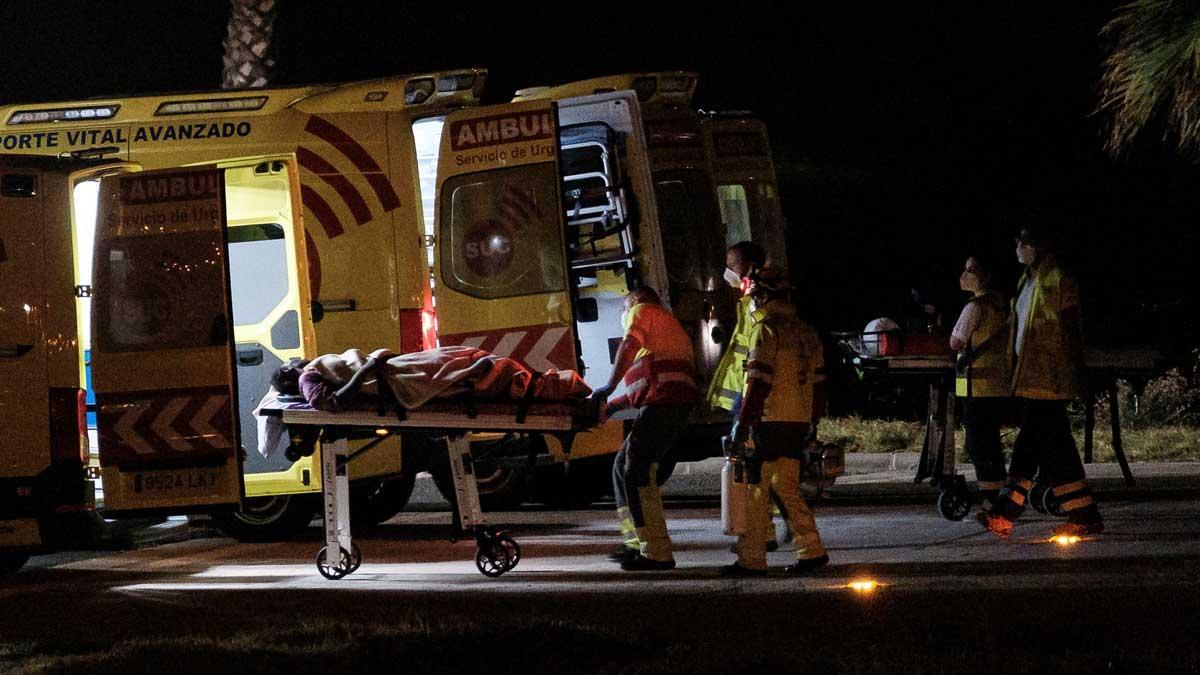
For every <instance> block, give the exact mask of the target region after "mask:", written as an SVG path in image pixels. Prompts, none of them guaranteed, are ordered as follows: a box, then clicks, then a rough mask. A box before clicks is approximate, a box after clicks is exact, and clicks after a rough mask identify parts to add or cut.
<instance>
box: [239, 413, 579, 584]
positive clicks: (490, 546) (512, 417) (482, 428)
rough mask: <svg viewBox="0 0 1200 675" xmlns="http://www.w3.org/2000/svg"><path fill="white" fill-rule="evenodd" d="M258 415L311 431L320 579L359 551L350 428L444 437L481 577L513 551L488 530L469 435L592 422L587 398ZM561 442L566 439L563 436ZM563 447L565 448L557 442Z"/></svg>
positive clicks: (572, 428)
mask: <svg viewBox="0 0 1200 675" xmlns="http://www.w3.org/2000/svg"><path fill="white" fill-rule="evenodd" d="M260 414H263V415H267V416H277V417H279V418H280V419H281V421H282V422H283V424H284V425H286V426H287V428H288V430H289V432H290V433H293V435H294V436H304V435H306V434H305V433H304V432H305V431H307V432H309V433H308V434H307V435H308V436H310V437H311V436H313V433H312V432H314V431H315V432H317V433H318V434H319V442H317V443H316V451H317V452H320V453H321V455H320V458H321V489H322V493H323V496H324V509H323V511H322V515H323V517H324V520H325V545H324V546H323V547H322V548H321V550H320V551H319V552H318V553H317V559H316V564H317V571H318V572H320V573H321V575H322V576H324V577H326V578H328V579H341V578H342V577H344V576H346V575H348V574H351V573H353V572H354V571H355V570H357V569H358V567H359V565H360V564H361V563H362V553H361V551H360V550H359V548H358V546H357V545H356V544H354V542H353V541H352V540H351V536H350V481H349V478H348V476H347V473H346V464H347V461H348V459H349V443H348V438H349V437H350V435H351V434H353V433H354V432H356V431H362V430H378V429H388V430H393V429H398V430H420V431H425V432H427V433H429V434H430V435H431V436H434V437H444V439H445V443H446V450H447V452H448V453H449V458H450V469H451V473H452V475H453V478H454V492H455V496H456V500H455V501H456V509H457V515H458V518H457V519H456V520H457V521H458V522H459V523H460V527H461V532H462V533H464V534H467V535H470V536H473V537H474V539H475V543H476V550H475V566H476V567H477V568H478V569H479V571H480V572H481V573H483V574H484V575H486V576H489V577H498V576H500V575H502V574H504V573H505V572H507V571H509V570H511V569H512V568H514V567H516V566H517V563H518V562H520V559H521V548H520V546H519V545H518V544H517V542H516V541H514V540H513V539H512V538H511V537H509V536H507V535H505V534H504V533H502V532H498V531H497V530H496V529H494V528H492V527H490V526H489V525H488V524H487V522H486V519H485V517H484V515H483V511H482V509H481V508H480V505H479V491H478V487H477V486H476V484H475V475H474V471H473V468H472V461H471V434H472V433H474V432H523V433H546V434H554V435H560V436H565V437H569V436H571V435H573V434H574V433H576V432H578V431H582V430H584V429H586V428H588V427H590V426H592V425H594V424H595V422H596V419H597V415H596V406H595V405H594V404H593V403H592V402H589V401H583V400H579V401H569V402H553V403H539V402H518V401H503V402H501V401H488V402H474V401H470V402H465V403H464V402H460V401H453V400H444V401H433V402H430V403H427V404H426V405H424V406H421V407H420V408H418V409H414V410H403V411H401V412H400V413H391V414H382V413H378V412H373V411H370V410H352V411H345V412H336V413H334V412H324V411H320V410H315V409H313V408H311V407H309V406H308V405H307V404H296V403H290V404H289V403H282V402H275V403H272V404H269V405H266V406H263V407H262V408H261V409H260ZM568 440H569V438H568ZM564 447H570V444H569V443H564Z"/></svg>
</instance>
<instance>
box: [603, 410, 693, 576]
mask: <svg viewBox="0 0 1200 675" xmlns="http://www.w3.org/2000/svg"><path fill="white" fill-rule="evenodd" d="M691 411H692V404H690V403H688V404H683V405H679V404H674V405H647V406H645V407H644V408H642V409H641V411H640V412H639V413H638V416H637V418H636V419H635V420H634V421H633V426H632V427H631V428H630V429H629V434H628V435H627V436H625V442H624V443H622V444H621V449H620V450H618V451H617V456H616V458H614V460H613V496H614V497H615V499H616V502H617V518H618V520H619V521H620V523H621V533H622V536H623V537H624V541H625V545H626V546H629V547H630V548H635V547H636V548H639V549H640V550H641V552H642V554H643V555H645V556H646V557H648V558H652V559H654V560H667V559H670V557H671V539H670V537H669V536H668V535H667V522H666V517H665V515H664V514H663V507H662V496H661V495H660V494H659V491H658V484H657V482H656V479H657V473H658V465H659V463H660V462H661V461H662V460H663V458H665V457H666V455H667V452H668V451H669V450H670V449H671V446H673V445H674V444H675V439H676V438H677V437H678V436H679V432H681V431H683V429H684V428H685V427H686V426H687V422H688V416H689V414H690V413H691Z"/></svg>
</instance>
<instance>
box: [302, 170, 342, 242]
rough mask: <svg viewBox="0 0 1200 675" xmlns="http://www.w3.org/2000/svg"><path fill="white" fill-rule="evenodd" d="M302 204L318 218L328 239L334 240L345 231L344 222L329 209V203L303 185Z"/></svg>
mask: <svg viewBox="0 0 1200 675" xmlns="http://www.w3.org/2000/svg"><path fill="white" fill-rule="evenodd" d="M300 202H301V203H302V204H304V208H306V209H308V210H309V211H312V212H313V215H314V216H316V217H317V222H318V223H320V224H321V229H322V230H325V236H326V237H329V238H330V239H333V238H334V237H337V236H339V235H341V234H342V232H344V231H345V230H343V229H342V221H340V220H338V217H337V214H336V213H334V212H333V209H332V208H330V207H329V202H327V201H325V200H324V199H323V198H322V197H321V195H319V194H317V191H316V190H314V189H312V188H310V187H308V186H307V185H304V184H303V183H301V184H300Z"/></svg>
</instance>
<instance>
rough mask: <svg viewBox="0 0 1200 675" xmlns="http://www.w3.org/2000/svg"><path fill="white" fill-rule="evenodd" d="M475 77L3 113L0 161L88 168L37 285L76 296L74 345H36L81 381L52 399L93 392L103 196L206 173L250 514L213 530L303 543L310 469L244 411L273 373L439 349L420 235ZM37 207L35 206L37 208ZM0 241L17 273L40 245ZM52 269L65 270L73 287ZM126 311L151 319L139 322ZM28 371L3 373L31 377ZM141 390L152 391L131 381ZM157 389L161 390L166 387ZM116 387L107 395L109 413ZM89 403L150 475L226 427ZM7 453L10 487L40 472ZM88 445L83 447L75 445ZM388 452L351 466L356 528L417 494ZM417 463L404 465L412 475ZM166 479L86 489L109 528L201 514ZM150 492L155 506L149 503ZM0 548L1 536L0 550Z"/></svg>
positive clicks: (173, 407)
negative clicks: (442, 149) (338, 359)
mask: <svg viewBox="0 0 1200 675" xmlns="http://www.w3.org/2000/svg"><path fill="white" fill-rule="evenodd" d="M486 74H487V73H486V71H485V70H482V69H462V70H453V71H446V72H439V73H429V74H420V75H412V76H407V77H396V78H387V79H381V80H374V81H366V82H356V83H350V84H341V85H329V86H301V87H287V88H277V89H263V90H252V91H241V92H229V91H222V92H212V93H191V94H180V95H163V96H139V97H111V98H100V99H92V100H86V101H70V102H62V103H39V104H27V105H6V106H3V107H0V159H4V158H5V157H11V158H12V159H13V161H17V159H16V157H17V156H27V155H40V156H45V157H49V158H84V159H86V158H92V162H91V164H90V165H89V166H88V168H85V169H81V170H76V171H72V172H70V173H69V174H68V175H67V176H66V178H65V180H66V181H67V182H66V184H65V185H66V187H64V188H63V189H65V190H67V193H66V194H67V195H68V197H69V198H68V200H67V201H66V202H65V204H66V206H65V207H63V208H66V209H67V216H66V217H65V218H63V219H61V220H60V221H57V222H56V224H57V226H58V228H59V229H56V230H55V231H54V233H53V234H54V236H68V237H71V240H72V241H73V242H74V243H73V249H74V250H73V256H70V257H65V256H63V255H62V253H61V252H59V254H58V255H56V256H55V257H54V259H53V260H52V261H51V260H48V261H47V264H46V267H45V272H44V273H46V274H51V273H53V274H65V275H66V277H65V280H62V281H61V283H59V281H58V280H56V281H55V285H54V290H55V292H58V291H60V290H61V289H63V288H67V289H73V291H74V293H75V296H76V297H74V298H69V299H68V300H67V301H63V300H62V299H56V300H55V305H54V307H55V308H56V309H61V308H62V307H63V306H65V305H71V306H73V308H72V309H73V312H77V314H78V317H77V323H76V325H77V326H78V331H76V329H75V328H74V327H71V329H70V330H68V329H67V328H66V327H64V328H63V329H62V330H61V331H59V332H56V333H55V334H54V336H53V339H54V340H57V341H58V342H54V343H50V342H47V343H46V344H47V345H50V344H52V345H53V348H52V349H53V351H52V352H51V355H50V356H49V357H47V358H50V359H51V360H52V361H53V363H51V367H52V368H53V369H55V371H54V372H74V373H75V379H74V380H71V381H70V382H68V383H67V384H65V385H62V386H66V387H68V388H72V387H73V388H79V389H84V388H86V383H88V381H89V379H90V377H91V372H90V369H89V368H87V366H86V364H88V363H89V359H90V358H91V357H92V355H93V349H94V348H95V345H94V344H93V337H94V336H92V335H91V331H90V327H91V326H92V314H93V312H94V311H96V310H97V309H98V308H97V307H94V306H93V302H94V301H93V299H92V297H91V296H92V291H93V287H94V281H93V278H92V275H93V270H92V255H93V249H94V246H95V241H96V232H97V229H96V224H97V223H96V218H97V213H98V211H103V208H102V207H104V206H105V205H104V204H102V203H101V201H100V197H101V192H100V179H101V177H102V176H104V175H106V174H110V173H112V172H119V173H134V172H144V171H148V170H157V169H162V168H167V167H179V166H184V165H213V166H216V167H218V168H219V169H220V170H221V175H222V185H223V186H224V187H223V193H222V194H223V199H224V206H223V217H224V218H225V219H226V222H227V225H228V237H229V241H228V246H229V255H228V258H229V262H230V270H229V276H230V278H231V280H232V282H233V283H232V284H231V288H232V297H231V298H230V302H231V312H232V317H233V321H234V324H235V325H234V327H233V334H234V336H235V337H234V339H235V343H236V345H237V348H236V352H237V353H236V359H235V361H234V372H235V374H236V377H235V381H236V382H237V383H238V384H239V385H240V386H238V387H236V388H235V389H236V390H237V391H238V392H239V400H237V401H236V405H234V406H233V408H232V409H234V410H236V411H238V412H237V422H238V425H237V426H238V427H239V428H240V434H239V436H240V438H238V439H236V440H231V441H230V442H231V443H233V444H234V447H237V448H238V449H239V451H240V452H241V453H242V454H243V455H244V463H245V497H246V499H245V500H243V502H242V507H241V508H240V509H239V510H238V511H236V512H235V513H232V514H223V515H221V519H222V524H223V525H224V526H225V527H226V528H227V529H228V530H229V531H230V532H231V533H233V534H234V535H236V536H238V537H241V538H243V539H266V538H276V537H280V536H285V535H287V534H289V533H291V532H294V531H296V530H297V529H299V528H302V527H304V526H305V525H307V524H308V522H309V521H311V519H312V518H313V516H314V515H315V514H316V513H317V507H318V503H317V493H318V492H319V487H320V476H319V475H318V471H319V467H318V466H317V465H315V464H314V463H313V462H312V461H311V459H307V458H306V459H302V460H300V461H298V462H292V461H290V460H288V459H287V458H285V457H283V456H281V455H269V456H264V455H263V454H262V453H261V452H260V451H259V448H258V438H257V433H256V424H255V420H254V418H253V416H252V411H253V409H254V406H255V404H256V403H257V401H258V397H259V396H261V395H262V389H264V388H265V384H266V383H267V380H268V378H269V376H270V374H271V372H272V371H273V370H274V369H275V368H276V367H277V366H278V365H279V364H281V363H283V362H285V361H287V360H288V359H289V358H291V357H295V356H302V355H305V354H307V355H312V354H313V353H323V352H334V351H341V350H343V349H345V348H347V347H351V346H354V347H365V348H375V347H379V346H387V347H390V348H393V349H399V350H402V351H412V350H416V349H421V348H422V347H423V346H426V345H431V344H433V343H434V341H435V340H436V336H435V334H434V330H433V323H434V319H433V314H432V311H433V307H432V298H431V296H430V292H429V289H430V283H429V274H428V262H427V261H428V259H429V256H431V253H429V254H427V253H426V250H427V249H428V247H429V245H430V244H431V243H432V242H431V241H430V240H429V237H428V232H429V231H430V228H431V227H432V220H433V203H434V187H435V184H434V181H435V177H436V170H437V163H436V154H437V148H438V143H439V141H440V130H441V120H442V119H443V118H444V116H445V115H446V114H448V113H449V112H451V111H453V110H457V109H460V108H466V107H471V106H475V105H478V98H479V94H480V92H481V91H482V89H483V86H484V81H485V78H486ZM430 148H433V150H432V151H430ZM430 154H432V158H430V157H429V155H430ZM12 180H18V179H16V178H14V179H12ZM56 180H57V179H56ZM46 196H47V193H46V192H44V191H43V192H40V193H39V196H38V198H39V199H40V198H41V197H46ZM34 201H36V199H35V200H34ZM28 203H33V202H28ZM54 206H55V208H60V207H62V203H60V202H59V201H56V202H55V203H54ZM51 229H53V228H51ZM29 236H30V237H32V236H33V235H32V233H31V234H30V235H29ZM42 236H50V235H48V234H46V235H42ZM5 238H6V239H7V240H8V242H9V243H8V248H9V251H10V253H11V252H15V251H20V250H23V249H22V248H21V247H25V246H35V245H34V244H31V243H30V242H31V241H33V239H29V238H27V237H25V236H24V235H20V236H18V235H17V234H16V233H15V232H9V233H6V235H5ZM67 250H68V251H70V250H71V249H67ZM429 250H430V251H431V250H432V249H429ZM14 259H15V258H14ZM71 260H73V263H72V262H69V261H71ZM51 263H59V264H60V265H65V269H66V272H63V271H62V269H60V268H59V267H55V266H54V265H53V264H51ZM72 268H73V269H72ZM8 269H9V270H14V272H13V273H11V274H5V275H4V276H3V277H0V285H2V286H3V287H4V288H3V290H2V292H3V293H4V294H5V297H7V296H8V295H12V297H13V300H12V302H16V299H18V298H20V297H22V294H23V293H24V292H25V291H24V290H22V289H23V287H24V285H25V281H24V280H25V279H26V277H27V275H25V274H24V273H17V272H15V270H16V269H17V265H16V264H11V265H9V267H8ZM3 270H4V265H3V264H0V271H3ZM72 277H73V278H72ZM47 284H49V282H47ZM46 288H47V289H49V288H50V285H47V286H46ZM47 292H49V291H47ZM46 302H49V301H48V300H47V301H46ZM95 302H96V303H103V302H104V299H103V298H101V299H99V300H96V301H95ZM64 303H65V304H64ZM134 304H136V303H134ZM23 306H28V307H31V308H32V309H30V310H28V312H30V313H36V312H37V311H40V310H38V306H37V305H36V304H35V303H24V302H22V303H17V304H16V305H15V307H16V308H17V309H18V310H20V311H15V310H12V309H11V307H10V308H9V311H7V312H6V313H4V314H3V315H0V317H2V320H3V321H5V322H19V321H20V320H23V319H22V316H21V315H22V313H25V312H26V311H27V310H21V309H20V308H21V307H23ZM155 308H156V309H155V311H157V312H159V314H160V315H161V316H159V318H158V319H155V320H158V321H161V320H165V319H164V318H163V317H171V319H170V320H172V321H176V320H178V321H180V322H182V323H183V324H187V323H189V321H191V318H190V317H192V316H193V315H192V314H190V313H189V311H190V310H189V309H188V308H187V307H186V306H184V307H181V308H169V307H168V305H167V304H164V303H162V302H159V303H158V304H156V305H155ZM125 309H127V310H128V311H134V312H140V311H146V308H145V307H134V306H133V305H132V304H131V305H130V306H129V307H126V308H125ZM179 312H182V313H179ZM306 316H311V320H312V321H313V323H314V326H315V333H314V334H313V335H312V336H311V337H308V338H303V337H302V332H303V331H302V326H303V323H304V320H305V317H306ZM143 319H144V320H146V321H150V320H151V318H150V317H143ZM14 325H16V324H14ZM5 330H8V329H5ZM13 330H16V331H18V333H19V332H20V329H18V328H13ZM18 337H19V336H18ZM18 337H13V339H12V342H11V344H12V345H16V347H14V353H15V352H16V351H20V349H23V347H21V345H27V344H32V343H30V342H29V340H26V339H24V338H20V339H18ZM306 339H307V340H308V342H307V343H306V341H305V340H306ZM5 340H6V342H7V340H8V338H7V337H6V338H5ZM45 340H51V338H50V337H46V338H45ZM46 348H47V349H51V347H46ZM35 351H36V350H35ZM33 354H34V352H30V353H28V354H24V355H22V356H20V357H19V358H20V361H12V362H13V363H21V364H22V365H20V366H19V367H21V368H25V367H26V364H27V363H28V362H29V361H31V359H30V358H28V357H30V356H31V355H33ZM16 358H17V357H14V359H16ZM55 359H57V360H55ZM9 362H10V360H9V359H5V361H4V363H5V364H6V365H7V364H8V363H9ZM134 362H136V360H135V361H134ZM137 377H139V378H141V377H146V378H149V380H147V382H149V381H150V380H154V378H153V377H151V376H150V375H149V374H148V372H143V371H141V370H139V371H138V372H137ZM156 377H157V378H158V379H157V380H155V381H156V382H159V383H162V382H164V380H163V379H162V378H168V379H169V377H170V375H169V374H167V373H160V374H159V375H158V376H156ZM68 379H70V378H68ZM127 380H128V381H129V383H130V384H129V386H126V387H124V391H125V393H127V394H129V393H131V392H135V391H138V390H142V389H144V388H145V387H146V386H149V385H148V384H146V382H135V381H134V374H133V373H132V372H131V373H130V375H129V376H128V378H127ZM96 384H102V383H100V382H97V383H96ZM109 384H113V383H111V382H110V383H109ZM31 386H32V383H31ZM51 386H52V387H54V386H58V385H54V384H52V385H51ZM122 386H123V385H120V384H119V383H118V384H115V385H113V386H110V388H109V392H110V394H116V393H117V392H118V390H121V389H122ZM50 391H51V393H50V394H45V393H43V394H39V397H40V399H42V400H44V399H45V397H46V396H47V395H51V396H59V394H60V393H61V392H57V393H56V392H54V391H53V389H51V390H50ZM95 391H96V390H95V388H94V387H93V388H90V389H89V405H90V406H91V407H92V411H91V413H90V414H89V416H88V419H89V421H90V422H91V424H90V425H89V426H92V427H93V430H92V433H93V441H94V440H95V434H97V433H98V435H99V438H100V441H101V442H100V443H99V445H100V448H101V450H103V449H104V448H105V445H106V443H105V441H106V440H109V439H118V442H117V443H116V445H115V446H114V447H120V448H122V449H123V451H132V452H133V455H135V456H141V455H153V454H154V453H153V452H149V451H147V449H148V448H149V449H154V448H158V447H164V446H165V447H169V446H171V442H170V440H169V439H170V438H174V436H173V435H172V434H173V432H172V429H177V428H181V427H182V428H186V427H188V426H189V425H190V424H191V423H192V422H196V423H197V424H200V425H203V424H204V423H205V420H207V419H215V417H212V415H216V417H220V415H221V414H224V413H222V412H220V411H216V410H212V409H210V408H209V407H205V406H206V405H208V406H214V405H217V403H215V400H210V399H208V398H204V397H202V396H200V395H196V396H193V397H191V398H189V397H188V396H185V395H179V396H177V397H175V398H173V399H169V400H166V401H159V402H158V403H157V404H156V406H157V407H153V408H146V407H139V405H136V404H131V403H128V402H122V400H121V399H120V397H119V396H118V397H117V398H115V399H112V400H110V401H109V403H108V404H107V406H106V404H105V402H103V401H96V400H95V399H94V397H93V395H94V394H95ZM21 400H25V401H27V402H28V403H29V407H28V408H19V407H18V408H9V410H16V409H19V410H22V411H23V412H22V413H20V414H13V415H9V414H7V413H8V410H6V411H5V412H6V414H5V415H4V418H5V422H6V424H10V425H11V424H12V423H11V422H9V420H10V419H16V418H18V417H21V416H22V415H26V416H27V415H38V416H39V417H38V418H39V419H40V418H41V415H40V414H39V413H40V411H41V407H39V405H38V403H37V401H38V400H39V398H38V397H33V396H24V397H23V395H20V394H13V397H12V398H11V399H6V401H8V402H6V404H5V405H6V406H7V405H14V406H17V405H18V404H19V401H21ZM54 400H57V399H54ZM43 407H44V406H43ZM72 410H74V408H72ZM222 410H223V409H222ZM68 412H69V411H68ZM206 415H208V416H209V417H205V416H206ZM68 418H70V419H74V418H73V417H70V416H69V415H68V416H65V417H61V418H59V417H57V416H56V417H55V422H54V425H55V428H57V426H58V425H59V424H60V419H68ZM64 433H65V432H64ZM12 439H13V436H12V434H11V433H6V440H5V443H4V446H3V451H2V453H3V454H2V456H3V457H5V458H6V459H5V460H4V462H3V464H0V465H3V466H6V467H8V468H6V469H5V471H6V472H7V473H6V474H4V475H3V476H2V477H3V478H7V477H8V474H21V475H22V476H24V475H26V474H27V473H28V471H30V470H32V469H31V468H29V467H25V468H22V467H21V466H20V465H21V462H22V461H23V460H20V459H16V458H19V457H21V456H22V453H23V451H22V450H21V446H20V445H19V444H16V443H15V442H13V440H12ZM81 439H82V440H85V441H86V434H84V435H81ZM227 440H228V439H227ZM179 443H185V444H186V441H176V444H179ZM93 445H95V443H93ZM400 450H401V448H400V440H399V439H397V438H393V437H388V438H384V439H382V440H381V441H380V442H377V443H375V444H374V446H373V447H372V448H371V449H370V450H369V451H368V452H366V453H364V454H362V455H360V456H359V457H358V458H357V459H356V461H355V462H354V463H353V465H352V466H351V477H352V478H354V479H357V480H356V482H355V485H356V490H355V499H354V502H355V504H356V505H357V507H358V508H359V509H360V511H361V512H362V513H364V514H365V516H366V517H369V518H373V519H375V520H382V519H386V518H387V517H390V516H391V515H394V514H395V513H396V512H397V511H399V510H400V509H401V508H402V507H403V505H404V503H405V502H406V501H407V499H408V496H409V493H410V491H411V489H412V480H413V476H414V475H415V472H416V471H417V470H420V469H421V468H422V467H421V465H420V461H413V462H408V463H405V464H402V463H401V462H400ZM101 454H102V455H103V453H101ZM415 454H416V453H411V452H410V453H408V455H409V457H410V458H411V459H417V460H419V459H420V458H419V457H415V456H414V455H415ZM119 455H120V453H118V456H119ZM95 460H96V458H95V457H93V463H95ZM38 461H40V460H38ZM163 467H166V468H163ZM171 468H172V467H171V466H170V462H166V463H165V464H164V463H163V462H160V461H158V460H155V461H151V462H145V461H125V460H121V461H115V460H114V462H109V461H108V460H107V458H106V457H105V456H101V457H99V469H98V472H97V473H96V475H97V477H101V478H102V485H103V494H104V500H105V505H106V507H107V509H108V510H121V511H130V512H132V511H139V510H144V509H152V510H154V509H158V508H159V507H165V505H167V504H171V505H176V506H181V507H186V506H197V507H199V506H201V505H203V504H204V503H205V501H206V497H204V496H203V494H201V493H202V492H203V491H202V490H201V491H199V492H196V491H195V490H191V489H190V488H189V487H188V485H187V481H186V480H184V481H183V483H182V484H180V485H177V484H175V483H173V482H172V481H173V478H178V477H183V478H185V479H186V478H187V476H183V474H180V475H179V476H174V477H167V476H171V474H170V473H169V469H171ZM161 471H167V472H168V473H161ZM154 472H160V473H158V474H156V473H154ZM192 477H193V478H194V477H195V476H192ZM21 480H24V478H22V479H21ZM148 485H149V486H153V487H154V488H155V490H147V489H145V488H146V487H147V486H148ZM135 488H137V489H136V490H135ZM20 490H22V491H24V490H25V488H24V487H20ZM151 492H157V493H158V494H157V495H156V496H151V494H150V493H151ZM193 492H195V494H192V493H193ZM0 504H6V502H0ZM114 507H118V508H114ZM4 527H13V528H15V526H4ZM4 531H5V530H3V529H0V537H2V533H3V532H4ZM13 536H17V535H13ZM0 546H4V540H3V539H2V538H0Z"/></svg>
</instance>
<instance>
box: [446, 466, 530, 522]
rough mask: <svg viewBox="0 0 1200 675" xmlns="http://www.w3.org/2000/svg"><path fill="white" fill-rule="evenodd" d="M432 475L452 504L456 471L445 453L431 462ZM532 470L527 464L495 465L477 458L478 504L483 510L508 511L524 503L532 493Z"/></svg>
mask: <svg viewBox="0 0 1200 675" xmlns="http://www.w3.org/2000/svg"><path fill="white" fill-rule="evenodd" d="M429 475H430V476H432V477H433V484H434V485H435V486H437V490H438V492H439V493H440V494H441V495H442V499H445V500H446V501H447V502H450V503H451V504H453V503H454V501H455V495H454V475H453V474H451V473H450V460H449V458H447V457H445V456H443V457H441V458H439V459H438V460H435V461H433V462H431V463H430V466H429ZM529 476H530V470H529V469H528V468H526V467H516V466H494V465H489V464H488V463H487V462H484V461H479V460H476V462H475V485H476V486H478V488H479V506H480V507H481V508H483V510H484V511H509V510H512V509H514V508H516V507H518V506H520V505H521V504H523V503H525V498H526V496H527V495H528V494H529V490H528V489H527V483H528V482H529Z"/></svg>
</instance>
